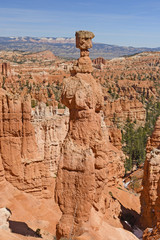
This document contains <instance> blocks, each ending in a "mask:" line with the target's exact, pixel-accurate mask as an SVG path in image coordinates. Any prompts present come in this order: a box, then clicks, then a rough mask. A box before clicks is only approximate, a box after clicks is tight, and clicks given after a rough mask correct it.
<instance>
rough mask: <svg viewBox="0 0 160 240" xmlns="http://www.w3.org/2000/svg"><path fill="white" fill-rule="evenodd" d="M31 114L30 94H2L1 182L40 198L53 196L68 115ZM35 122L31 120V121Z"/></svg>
mask: <svg viewBox="0 0 160 240" xmlns="http://www.w3.org/2000/svg"><path fill="white" fill-rule="evenodd" d="M45 118H47V116H43V118H42V119H38V118H35V119H34V117H33V116H32V119H31V101H30V98H29V97H24V98H22V97H16V96H12V95H11V94H8V93H7V92H6V91H5V90H3V89H1V93H0V153H1V155H0V157H1V158H0V181H2V180H4V179H6V180H7V181H8V182H10V183H11V184H12V185H13V186H15V187H17V188H18V189H20V190H23V191H25V192H30V193H33V194H36V195H38V196H40V197H47V198H48V197H53V191H54V187H53V185H52V183H53V181H54V177H55V173H56V171H57V165H58V161H59V152H60V147H61V143H62V141H63V139H64V137H65V135H66V131H67V127H68V126H67V117H66V118H65V117H64V118H63V120H61V119H62V118H61V117H60V116H57V115H55V116H54V117H52V116H50V119H48V120H46V119H45ZM31 121H32V122H31ZM61 126H62V129H61V131H59V130H60V128H61Z"/></svg>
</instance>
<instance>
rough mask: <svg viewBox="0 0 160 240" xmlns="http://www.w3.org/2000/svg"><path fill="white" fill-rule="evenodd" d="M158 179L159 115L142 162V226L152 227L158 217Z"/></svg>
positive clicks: (159, 170) (159, 148) (159, 162)
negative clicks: (143, 162)
mask: <svg viewBox="0 0 160 240" xmlns="http://www.w3.org/2000/svg"><path fill="white" fill-rule="evenodd" d="M159 181H160V117H159V118H158V120H157V122H156V125H155V129H154V132H153V134H152V136H151V138H149V139H148V143H147V155H146V160H145V164H144V177H143V191H142V194H141V206H142V219H141V223H142V225H143V227H145V228H146V227H150V228H152V227H154V226H155V225H156V223H157V221H160V217H159V207H160V205H159V198H160V193H159V188H158V182H159Z"/></svg>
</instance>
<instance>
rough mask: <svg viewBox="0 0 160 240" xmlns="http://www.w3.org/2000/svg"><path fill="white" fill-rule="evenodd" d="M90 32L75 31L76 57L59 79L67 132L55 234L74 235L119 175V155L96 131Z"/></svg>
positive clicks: (99, 102)
mask: <svg viewBox="0 0 160 240" xmlns="http://www.w3.org/2000/svg"><path fill="white" fill-rule="evenodd" d="M93 37H94V34H93V33H91V32H87V31H80V32H76V47H78V48H79V49H80V50H81V57H80V58H79V59H78V61H77V62H76V66H74V68H73V71H72V72H71V74H72V77H70V78H67V79H64V86H63V91H62V96H61V99H62V103H63V104H64V105H66V106H67V107H68V108H69V110H70V119H69V131H68V134H67V136H66V138H65V140H64V143H63V146H62V155H61V159H60V163H59V169H58V176H57V183H56V191H55V196H56V200H57V202H58V204H59V206H60V209H61V211H62V217H61V219H60V221H59V224H58V225H57V238H58V239H60V238H61V237H68V238H69V237H71V236H78V235H81V234H82V233H83V230H84V229H83V227H82V226H83V224H84V223H86V222H87V221H88V220H89V217H90V214H91V209H92V207H93V206H94V208H95V209H96V211H100V208H101V206H100V200H101V201H102V199H101V197H102V192H103V190H104V187H105V186H106V185H107V184H108V185H112V184H114V182H116V181H117V180H118V177H120V176H121V175H122V174H123V173H124V168H123V160H122V155H121V157H120V155H119V152H118V150H117V149H115V148H114V147H113V145H111V144H110V143H109V140H108V139H105V137H104V133H103V132H102V129H101V113H100V110H101V109H102V107H103V96H102V91H101V87H100V85H99V84H98V83H97V82H96V80H95V79H94V78H93V77H92V75H91V72H92V62H91V60H90V58H89V51H88V48H90V47H91V46H92V43H91V39H92V38H93Z"/></svg>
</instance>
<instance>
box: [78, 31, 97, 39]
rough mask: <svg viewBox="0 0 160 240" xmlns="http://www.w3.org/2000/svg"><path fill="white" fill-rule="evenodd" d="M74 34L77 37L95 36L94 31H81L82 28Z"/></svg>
mask: <svg viewBox="0 0 160 240" xmlns="http://www.w3.org/2000/svg"><path fill="white" fill-rule="evenodd" d="M75 36H76V37H78V38H90V39H92V38H94V37H95V35H94V33H92V32H89V31H82V30H81V31H78V32H76V34H75Z"/></svg>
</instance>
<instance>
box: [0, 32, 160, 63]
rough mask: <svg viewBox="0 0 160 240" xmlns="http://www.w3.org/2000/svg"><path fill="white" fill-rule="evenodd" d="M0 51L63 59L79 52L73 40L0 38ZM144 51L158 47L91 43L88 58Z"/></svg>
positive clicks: (77, 55) (107, 57)
mask: <svg viewBox="0 0 160 240" xmlns="http://www.w3.org/2000/svg"><path fill="white" fill-rule="evenodd" d="M0 50H19V51H30V52H38V51H44V50H50V51H52V52H53V53H54V54H55V55H56V56H60V57H63V58H78V57H79V50H78V49H76V47H75V39H74V38H66V37H62V38H54V37H43V38H37V37H0ZM146 51H153V52H158V51H160V47H158V48H145V47H141V48H134V47H125V46H117V45H110V44H103V43H93V48H92V49H91V50H90V56H91V58H97V57H103V58H105V59H112V58H116V57H121V56H126V55H133V54H135V53H141V52H146Z"/></svg>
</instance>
